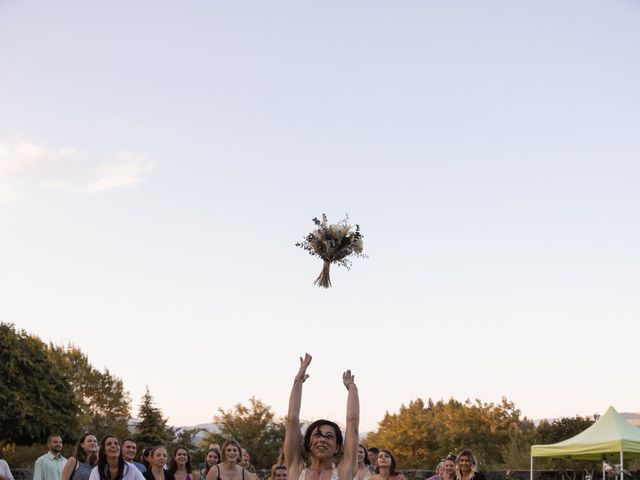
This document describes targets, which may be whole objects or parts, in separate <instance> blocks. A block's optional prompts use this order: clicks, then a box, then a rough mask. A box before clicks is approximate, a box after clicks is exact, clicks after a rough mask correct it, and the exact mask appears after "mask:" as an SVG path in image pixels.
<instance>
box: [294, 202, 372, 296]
mask: <svg viewBox="0 0 640 480" xmlns="http://www.w3.org/2000/svg"><path fill="white" fill-rule="evenodd" d="M348 220H349V217H348V216H347V217H346V218H345V219H343V220H340V221H339V222H338V223H334V224H331V225H329V224H328V223H327V216H326V215H325V214H324V213H323V214H322V220H318V219H317V218H314V219H313V223H315V224H316V226H317V227H318V228H316V229H315V230H314V231H313V232H311V233H309V234H308V235H307V236H306V237H304V241H302V242H298V243H296V246H297V247H300V248H302V249H304V250H306V251H307V252H309V254H310V255H314V256H317V257H320V258H321V259H322V260H323V266H322V271H321V272H320V275H318V278H316V280H315V281H314V282H313V283H314V284H316V285H318V286H320V287H324V288H329V287H330V286H331V279H330V277H329V268H330V266H331V264H332V263H336V264H338V265H341V266H343V267H346V268H347V270H348V269H350V268H351V260H350V259H349V258H348V257H351V256H356V257H362V258H366V255H364V254H363V253H362V247H363V244H362V234H361V233H360V225H356V229H355V231H353V227H352V226H351V224H349V222H348Z"/></svg>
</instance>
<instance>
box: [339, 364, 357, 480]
mask: <svg viewBox="0 0 640 480" xmlns="http://www.w3.org/2000/svg"><path fill="white" fill-rule="evenodd" d="M354 380H355V376H354V375H353V374H352V373H351V370H347V371H346V372H344V373H343V374H342V383H344V386H345V387H346V389H347V391H348V392H349V393H348V394H347V427H346V429H345V432H344V433H345V434H344V455H343V457H342V461H341V462H340V466H339V467H338V476H339V477H340V480H352V479H353V478H354V477H355V476H356V473H357V471H358V445H359V436H358V427H359V424H360V398H359V396H358V387H356V384H355V382H354Z"/></svg>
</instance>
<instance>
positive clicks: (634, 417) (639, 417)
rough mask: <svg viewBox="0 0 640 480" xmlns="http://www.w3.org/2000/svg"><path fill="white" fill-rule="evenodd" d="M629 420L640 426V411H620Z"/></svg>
mask: <svg viewBox="0 0 640 480" xmlns="http://www.w3.org/2000/svg"><path fill="white" fill-rule="evenodd" d="M620 415H622V416H623V417H624V418H625V420H626V421H627V422H629V423H630V424H631V425H635V426H636V427H640V413H627V412H625V413H620Z"/></svg>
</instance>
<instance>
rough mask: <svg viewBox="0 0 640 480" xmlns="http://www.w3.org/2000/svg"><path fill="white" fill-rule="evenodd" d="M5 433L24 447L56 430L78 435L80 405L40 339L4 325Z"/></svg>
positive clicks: (0, 426)
mask: <svg viewBox="0 0 640 480" xmlns="http://www.w3.org/2000/svg"><path fill="white" fill-rule="evenodd" d="M0 405H2V408H0V435H1V436H2V439H3V440H8V441H10V442H13V443H17V444H19V445H27V444H31V443H33V442H38V441H39V442H43V441H45V440H46V438H47V436H48V435H49V434H51V433H53V432H57V433H60V434H61V435H62V436H63V438H65V439H73V438H74V437H75V431H76V429H77V422H76V413H77V404H76V402H75V399H74V393H73V390H72V388H71V386H70V385H69V384H68V383H67V382H66V381H65V378H64V376H63V375H61V372H60V371H59V369H58V368H57V366H56V365H55V364H54V363H52V362H51V361H50V359H49V357H48V355H47V346H46V345H45V344H44V342H42V341H41V340H40V339H39V338H37V337H35V336H32V335H29V334H28V333H27V332H25V331H24V330H21V331H17V330H16V329H15V327H14V326H13V325H12V324H7V323H0Z"/></svg>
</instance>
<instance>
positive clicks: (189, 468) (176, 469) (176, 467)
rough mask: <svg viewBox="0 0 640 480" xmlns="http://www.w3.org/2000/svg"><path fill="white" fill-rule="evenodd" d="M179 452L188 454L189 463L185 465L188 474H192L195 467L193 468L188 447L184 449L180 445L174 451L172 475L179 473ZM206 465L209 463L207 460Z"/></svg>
mask: <svg viewBox="0 0 640 480" xmlns="http://www.w3.org/2000/svg"><path fill="white" fill-rule="evenodd" d="M178 450H184V451H185V452H187V463H186V465H185V468H186V469H187V474H189V473H191V472H192V471H193V467H192V466H191V454H190V453H189V450H187V447H184V446H182V445H178V446H177V447H176V449H175V450H174V451H173V455H172V456H171V462H170V463H169V471H170V472H171V473H176V472H177V471H178V464H177V463H176V454H177V453H178ZM204 463H207V462H206V460H205V462H204Z"/></svg>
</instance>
